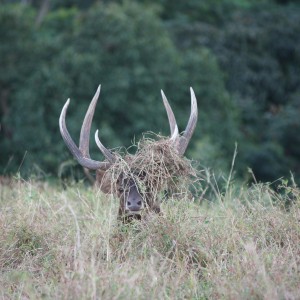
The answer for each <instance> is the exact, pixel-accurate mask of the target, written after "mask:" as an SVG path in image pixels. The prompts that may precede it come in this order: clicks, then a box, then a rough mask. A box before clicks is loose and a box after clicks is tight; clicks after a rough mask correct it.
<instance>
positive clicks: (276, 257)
mask: <svg viewBox="0 0 300 300" xmlns="http://www.w3.org/2000/svg"><path fill="white" fill-rule="evenodd" d="M0 197H1V200H0V228H1V235H0V270H1V271H0V298H1V299H299V295H300V224H299V222H300V190H299V189H298V188H297V187H296V186H295V185H293V184H292V185H291V186H288V185H287V184H286V182H285V181H282V183H281V185H279V186H278V189H277V190H274V189H271V187H270V186H269V185H268V184H260V183H255V184H252V185H247V186H242V185H238V184H237V183H234V182H233V183H230V184H228V186H227V189H226V191H225V192H224V193H221V192H217V190H216V193H214V196H211V199H210V201H207V200H206V199H205V196H204V197H202V199H201V201H199V198H198V199H197V198H195V199H181V200H175V199H172V198H169V199H167V200H166V201H165V202H164V203H163V204H162V210H163V215H161V216H159V215H150V216H149V217H148V218H147V220H145V221H140V222H139V221H136V222H133V223H132V224H130V225H123V224H118V223H117V219H116V217H117V208H118V203H117V201H116V200H115V199H113V198H112V197H110V196H107V195H104V194H102V193H101V192H100V191H97V190H96V189H95V188H92V187H86V186H84V185H83V184H82V183H76V184H75V183H74V184H70V185H68V186H67V187H63V186H60V185H50V184H49V183H47V182H38V181H31V180H27V181H25V180H22V179H20V178H19V179H15V180H11V181H9V182H5V183H2V184H1V185H0Z"/></svg>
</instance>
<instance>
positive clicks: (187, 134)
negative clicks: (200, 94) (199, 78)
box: [177, 88, 198, 155]
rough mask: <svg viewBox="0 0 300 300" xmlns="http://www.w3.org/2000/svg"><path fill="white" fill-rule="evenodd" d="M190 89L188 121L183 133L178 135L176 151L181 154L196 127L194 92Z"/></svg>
mask: <svg viewBox="0 0 300 300" xmlns="http://www.w3.org/2000/svg"><path fill="white" fill-rule="evenodd" d="M190 91H191V114H190V118H189V121H188V124H187V126H186V128H185V131H184V133H183V135H182V136H181V137H180V140H179V143H178V148H177V150H178V153H179V154H180V155H183V154H184V152H185V150H186V148H187V146H188V144H189V142H190V140H191V137H192V135H193V133H194V130H195V128H196V124H197V119H198V107H197V99H196V96H195V93H194V90H193V89H192V88H190Z"/></svg>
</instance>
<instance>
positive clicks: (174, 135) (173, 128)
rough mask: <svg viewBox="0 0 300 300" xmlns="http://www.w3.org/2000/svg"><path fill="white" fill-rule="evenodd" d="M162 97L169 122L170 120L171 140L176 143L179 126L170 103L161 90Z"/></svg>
mask: <svg viewBox="0 0 300 300" xmlns="http://www.w3.org/2000/svg"><path fill="white" fill-rule="evenodd" d="M161 95H162V98H163V102H164V106H165V108H166V111H167V115H168V120H169V124H170V131H171V140H173V141H175V140H176V138H177V136H178V126H177V123H176V119H175V116H174V113H173V111H172V108H171V106H170V104H169V102H168V99H167V97H166V96H165V94H164V92H163V90H161Z"/></svg>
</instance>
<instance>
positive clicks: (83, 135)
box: [79, 85, 101, 158]
mask: <svg viewBox="0 0 300 300" xmlns="http://www.w3.org/2000/svg"><path fill="white" fill-rule="evenodd" d="M100 89H101V85H99V86H98V88H97V91H96V93H95V96H94V97H93V99H92V101H91V104H90V106H89V108H88V110H87V112H86V114H85V117H84V120H83V123H82V127H81V131H80V139H79V150H80V151H81V152H82V154H83V156H85V157H88V158H90V153H89V144H90V131H91V125H92V120H93V117H94V112H95V108H96V105H97V101H98V98H99V94H100Z"/></svg>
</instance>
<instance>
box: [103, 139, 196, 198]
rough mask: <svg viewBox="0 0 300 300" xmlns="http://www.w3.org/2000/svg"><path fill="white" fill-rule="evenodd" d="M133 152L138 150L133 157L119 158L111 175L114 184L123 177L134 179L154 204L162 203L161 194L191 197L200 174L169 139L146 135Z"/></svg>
mask: <svg viewBox="0 0 300 300" xmlns="http://www.w3.org/2000/svg"><path fill="white" fill-rule="evenodd" d="M132 148H136V149H134V150H135V154H134V155H133V154H130V153H129V152H128V150H126V151H125V153H123V155H121V154H120V153H119V154H118V155H117V156H118V159H117V161H116V163H115V164H114V165H113V166H112V167H111V168H110V169H109V172H108V176H110V177H111V182H117V179H118V178H120V176H125V177H126V176H127V177H130V178H133V179H134V181H135V183H136V184H137V185H138V187H139V190H140V192H141V193H142V194H144V195H148V196H149V197H151V198H152V201H153V202H155V201H158V200H160V198H161V197H160V196H159V195H160V194H161V192H162V191H168V192H169V193H170V194H172V195H174V194H177V195H178V194H181V195H182V194H185V195H186V194H187V193H189V186H190V184H191V183H192V182H194V180H195V177H196V174H197V170H196V169H195V168H194V167H193V166H192V162H191V161H190V160H188V159H187V158H185V157H181V156H180V155H178V153H177V152H176V150H175V148H174V145H173V143H172V142H171V141H170V139H169V138H165V137H161V136H158V135H155V136H153V135H152V136H150V137H149V136H145V135H144V136H143V138H142V139H141V140H140V141H139V142H138V143H137V144H136V145H133V146H131V148H130V149H129V150H132Z"/></svg>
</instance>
